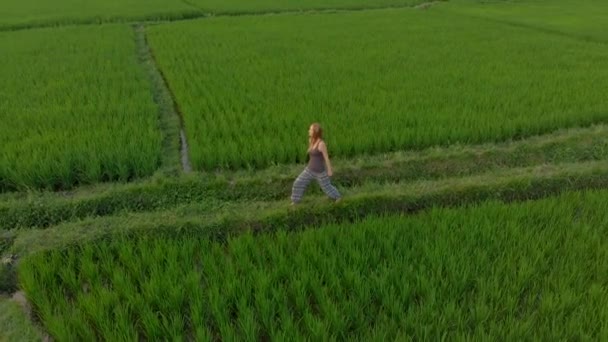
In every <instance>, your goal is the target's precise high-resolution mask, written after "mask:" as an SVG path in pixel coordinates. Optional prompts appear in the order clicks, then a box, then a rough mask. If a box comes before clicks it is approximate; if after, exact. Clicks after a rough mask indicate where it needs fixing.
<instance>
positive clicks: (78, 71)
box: [0, 26, 162, 191]
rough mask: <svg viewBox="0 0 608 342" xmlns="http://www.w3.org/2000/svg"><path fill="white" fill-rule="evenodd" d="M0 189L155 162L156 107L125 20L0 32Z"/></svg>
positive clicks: (63, 184) (120, 173)
mask: <svg viewBox="0 0 608 342" xmlns="http://www.w3.org/2000/svg"><path fill="white" fill-rule="evenodd" d="M0 45H1V46H2V51H3V54H2V56H3V57H2V58H3V60H2V63H0V74H1V75H2V77H1V78H0V88H1V89H3V91H2V92H1V93H0V103H2V106H0V121H1V122H2V125H1V126H0V191H6V190H22V189H25V188H46V189H66V188H70V187H72V186H75V185H78V184H83V183H95V182H99V181H114V180H120V181H126V180H130V179H133V178H137V177H143V176H147V175H150V174H152V173H153V172H154V170H155V169H156V168H157V167H158V165H159V162H160V151H161V139H162V136H161V132H160V130H159V123H158V109H157V107H156V106H155V104H154V102H153V99H152V94H151V90H150V85H149V84H148V83H147V78H146V75H145V72H144V70H143V69H142V67H141V66H140V65H138V61H137V56H136V51H135V50H136V48H135V43H134V38H133V31H132V30H131V29H130V28H128V27H126V26H108V27H81V28H69V29H68V28H66V29H53V30H51V29H41V30H28V31H20V32H10V33H9V32H6V33H0Z"/></svg>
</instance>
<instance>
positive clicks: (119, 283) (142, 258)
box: [19, 191, 608, 340]
mask: <svg viewBox="0 0 608 342" xmlns="http://www.w3.org/2000/svg"><path fill="white" fill-rule="evenodd" d="M606 196H608V193H606V192H605V191H602V192H587V193H569V194H564V195H562V196H558V197H556V198H552V199H545V200H541V201H537V202H528V203H520V204H511V205H505V204H502V203H496V202H490V203H485V204H482V205H479V206H476V207H474V208H468V209H434V210H431V211H429V212H427V213H424V214H421V215H417V216H411V217H405V216H395V217H384V218H371V219H366V220H363V221H361V222H358V223H356V224H352V225H351V224H347V225H331V226H326V227H323V228H321V229H318V230H314V229H310V230H305V231H303V232H299V233H288V232H284V231H279V232H277V233H274V234H267V235H259V236H255V237H254V236H253V235H251V234H246V235H241V236H239V237H234V238H230V239H228V241H226V242H225V244H219V243H214V242H211V241H208V240H206V239H200V238H197V237H196V236H185V237H182V238H175V239H171V238H167V239H148V238H145V237H142V238H136V239H135V240H134V241H129V240H126V239H118V240H114V241H111V242H102V243H96V244H87V245H84V246H81V247H74V248H69V249H67V250H63V251H51V252H48V253H43V254H38V255H36V256H33V257H30V258H28V260H26V261H24V264H23V265H22V267H21V268H20V273H19V275H20V280H21V285H22V286H23V288H24V289H25V290H26V292H27V294H28V297H29V299H30V300H31V301H32V303H33V304H34V306H35V307H36V309H37V312H39V315H40V318H41V319H42V321H43V322H44V323H45V326H46V328H47V329H48V331H49V332H50V334H51V335H52V336H54V337H55V338H57V339H59V340H73V339H87V340H88V339H91V338H94V337H95V336H100V337H101V338H102V339H104V340H105V339H107V340H117V339H121V340H122V339H128V340H133V339H139V338H145V339H164V338H171V339H173V338H185V337H186V336H196V338H198V339H202V340H207V339H209V338H222V339H246V340H255V339H264V338H268V337H270V338H272V339H274V338H280V339H293V338H296V339H299V338H304V337H309V338H314V339H320V340H327V339H332V338H334V339H335V338H337V339H353V338H362V339H365V340H370V339H382V340H385V339H388V340H395V339H402V338H405V337H411V338H415V339H425V338H427V339H429V338H430V339H437V338H440V337H444V338H450V339H454V338H481V339H508V340H510V339H539V338H540V339H543V338H546V339H560V338H564V337H568V338H572V339H595V340H598V339H600V340H601V339H603V338H606V337H608V326H607V325H606V323H605V322H607V321H608V309H607V308H608V301H607V300H608V282H607V279H608V273H607V270H608V267H607V266H608V264H607V261H606V260H608V254H607V253H608V252H607V251H608V239H607V238H606V237H607V236H608V234H607V233H608V204H607V202H606ZM158 313H162V314H158Z"/></svg>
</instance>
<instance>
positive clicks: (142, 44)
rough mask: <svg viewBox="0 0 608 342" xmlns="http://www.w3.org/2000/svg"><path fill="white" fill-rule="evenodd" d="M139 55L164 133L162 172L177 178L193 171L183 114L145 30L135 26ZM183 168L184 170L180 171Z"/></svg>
mask: <svg viewBox="0 0 608 342" xmlns="http://www.w3.org/2000/svg"><path fill="white" fill-rule="evenodd" d="M133 29H134V31H135V40H136V43H137V49H138V55H139V58H140V61H141V62H142V64H143V65H144V67H145V69H146V72H147V73H148V78H149V79H150V82H151V84H152V93H153V97H154V102H156V104H157V105H158V108H159V119H160V120H159V121H160V128H161V131H162V133H163V156H162V162H161V164H162V166H161V169H162V170H161V172H163V173H164V174H166V175H169V176H175V175H178V174H179V173H180V171H183V172H185V173H188V172H191V171H192V166H191V164H190V160H189V157H188V142H187V140H186V134H185V128H184V122H183V116H182V115H181V112H180V109H179V106H178V104H177V101H176V100H175V96H174V94H173V93H172V92H171V89H170V88H169V84H168V83H167V79H166V78H165V76H164V74H163V73H162V71H161V70H160V68H159V67H158V64H157V63H156V59H155V57H154V52H153V51H152V48H151V47H150V45H149V44H148V38H147V35H146V28H145V26H144V25H141V24H138V25H135V26H133ZM180 167H181V170H179V168H180Z"/></svg>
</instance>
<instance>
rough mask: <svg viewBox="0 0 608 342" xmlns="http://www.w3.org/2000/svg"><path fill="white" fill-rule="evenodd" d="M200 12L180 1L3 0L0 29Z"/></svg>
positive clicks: (178, 16) (156, 17)
mask: <svg viewBox="0 0 608 342" xmlns="http://www.w3.org/2000/svg"><path fill="white" fill-rule="evenodd" d="M200 15H201V13H200V11H198V10H197V9H196V8H194V7H192V6H190V5H188V4H186V3H185V2H183V1H180V0H54V1H39V0H3V1H2V12H0V28H6V29H19V28H29V27H37V26H55V25H57V26H58V25H65V24H93V23H101V22H109V21H129V20H162V19H181V18H189V17H195V16H200Z"/></svg>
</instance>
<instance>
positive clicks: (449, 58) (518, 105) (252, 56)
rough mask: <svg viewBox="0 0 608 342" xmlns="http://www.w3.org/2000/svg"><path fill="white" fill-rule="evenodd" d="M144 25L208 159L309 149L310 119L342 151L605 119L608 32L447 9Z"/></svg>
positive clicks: (191, 135)
mask: <svg viewBox="0 0 608 342" xmlns="http://www.w3.org/2000/svg"><path fill="white" fill-rule="evenodd" d="M148 32H149V41H150V44H151V46H152V50H153V52H154V54H155V56H156V58H157V62H158V64H159V66H160V68H161V70H162V71H163V73H164V74H165V76H166V78H167V80H168V83H169V87H170V88H171V89H172V90H173V93H174V94H175V96H176V99H177V102H178V104H179V106H180V108H181V111H182V112H183V115H184V122H185V129H186V133H187V136H188V141H189V142H190V147H191V148H190V159H191V162H192V165H193V167H194V168H195V169H198V170H202V169H205V170H212V169H216V168H232V169H238V168H243V167H252V168H261V167H265V166H268V165H271V164H274V163H294V162H296V161H299V162H301V161H303V159H304V158H305V153H304V152H305V144H306V138H307V137H306V132H307V128H308V125H309V124H310V123H311V122H313V121H320V122H321V123H322V124H323V125H324V126H325V128H326V129H327V141H328V144H329V148H330V152H331V153H332V154H333V155H334V156H339V157H352V156H357V155H361V154H373V153H378V152H386V151H393V150H403V149H411V148H414V149H419V148H423V147H428V146H434V145H437V144H440V145H449V144H453V143H456V142H460V143H479V142H486V141H499V140H505V139H509V138H517V137H525V136H530V135H535V134H540V133H546V132H549V131H553V130H555V129H558V128H562V127H570V126H581V125H589V124H591V123H594V122H600V121H604V120H606V119H608V102H607V100H606V96H605V92H604V91H603V89H604V88H605V87H606V85H608V83H607V82H608V81H607V80H608V69H606V68H604V67H603V63H604V60H605V47H604V46H603V45H598V44H590V43H586V42H579V41H575V40H572V39H569V38H566V37H561V36H555V35H551V34H546V33H542V32H534V31H530V30H527V29H523V28H518V27H512V26H508V25H501V24H496V23H491V22H487V21H484V20H480V19H471V18H468V17H462V16H458V15H455V14H451V13H446V12H441V11H434V10H429V11H426V12H421V11H416V10H411V9H409V10H379V11H367V12H353V13H348V14H336V15H317V16H313V15H311V16H274V17H246V18H245V17H243V18H217V19H208V20H200V21H189V22H182V23H173V24H171V25H157V26H153V27H150V28H149V30H148ZM201 36H204V39H201V38H200V37H201ZM463 37H466V39H463ZM298 132H299V133H298ZM298 142H300V143H298Z"/></svg>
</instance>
